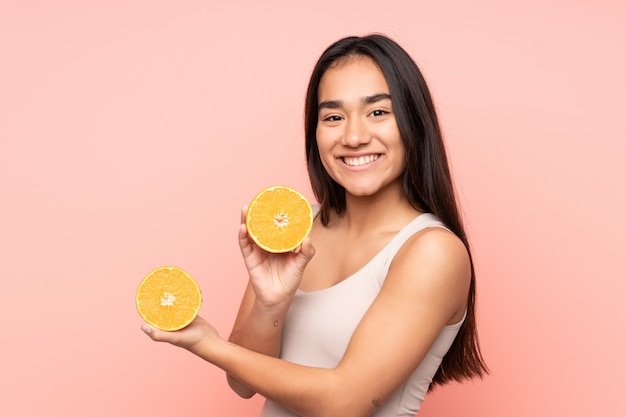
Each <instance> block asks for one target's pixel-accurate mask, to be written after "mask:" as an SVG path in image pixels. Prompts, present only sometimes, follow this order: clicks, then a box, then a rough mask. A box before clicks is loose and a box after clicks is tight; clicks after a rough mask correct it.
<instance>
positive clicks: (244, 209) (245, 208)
mask: <svg viewBox="0 0 626 417" xmlns="http://www.w3.org/2000/svg"><path fill="white" fill-rule="evenodd" d="M246 214H248V206H243V207H242V208H241V223H242V224H244V223H245V222H246Z"/></svg>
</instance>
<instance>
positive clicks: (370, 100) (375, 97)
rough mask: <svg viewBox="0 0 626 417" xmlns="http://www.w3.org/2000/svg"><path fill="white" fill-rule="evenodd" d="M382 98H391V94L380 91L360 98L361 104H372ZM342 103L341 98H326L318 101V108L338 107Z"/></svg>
mask: <svg viewBox="0 0 626 417" xmlns="http://www.w3.org/2000/svg"><path fill="white" fill-rule="evenodd" d="M382 100H391V94H387V93H380V94H374V95H371V96H365V97H362V98H361V102H362V103H363V104H373V103H376V102H378V101H382ZM342 105H343V102H342V101H341V100H326V101H322V102H320V104H319V106H318V108H320V109H338V108H340V107H341V106H342Z"/></svg>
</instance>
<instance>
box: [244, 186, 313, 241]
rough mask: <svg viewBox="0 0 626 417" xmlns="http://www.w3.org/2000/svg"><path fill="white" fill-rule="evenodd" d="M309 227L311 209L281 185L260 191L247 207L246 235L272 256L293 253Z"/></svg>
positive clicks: (299, 197) (311, 223) (306, 202)
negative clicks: (272, 254)
mask: <svg viewBox="0 0 626 417" xmlns="http://www.w3.org/2000/svg"><path fill="white" fill-rule="evenodd" d="M312 226H313V209H312V207H311V204H309V202H308V200H307V199H306V198H305V197H304V196H303V195H302V194H301V193H300V192H298V191H296V190H294V189H293V188H289V187H286V186H284V185H275V186H273V187H268V188H266V189H264V190H261V191H260V192H259V193H258V194H257V195H256V196H255V197H254V199H253V200H252V202H251V203H250V205H249V206H248V212H247V214H246V227H247V228H248V235H249V236H250V238H252V240H253V241H254V242H255V243H256V244H257V245H259V246H260V247H261V248H263V249H264V250H266V251H268V252H272V253H281V252H289V251H292V250H294V249H296V248H297V247H298V246H300V244H302V241H303V240H304V239H305V238H306V237H307V236H308V235H309V232H310V231H311V227H312Z"/></svg>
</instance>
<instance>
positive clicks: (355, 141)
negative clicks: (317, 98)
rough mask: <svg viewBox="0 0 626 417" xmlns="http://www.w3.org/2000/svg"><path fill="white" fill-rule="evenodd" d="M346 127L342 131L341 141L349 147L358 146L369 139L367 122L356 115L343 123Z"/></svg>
mask: <svg viewBox="0 0 626 417" xmlns="http://www.w3.org/2000/svg"><path fill="white" fill-rule="evenodd" d="M345 126H346V128H345V131H344V132H343V136H342V140H341V143H342V145H344V146H349V147H351V148H356V147H359V146H361V145H363V144H366V143H368V142H369V141H370V135H369V131H368V129H367V123H366V122H365V121H363V120H361V119H360V118H358V117H351V118H349V119H348V120H347V123H346V124H345Z"/></svg>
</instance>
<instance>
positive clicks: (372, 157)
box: [343, 154, 380, 167]
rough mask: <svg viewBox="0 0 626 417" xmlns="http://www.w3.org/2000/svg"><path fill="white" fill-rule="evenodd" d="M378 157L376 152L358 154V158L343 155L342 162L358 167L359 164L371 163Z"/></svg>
mask: <svg viewBox="0 0 626 417" xmlns="http://www.w3.org/2000/svg"><path fill="white" fill-rule="evenodd" d="M379 157H380V155H378V154H376V155H364V156H359V157H358V158H350V157H344V158H343V162H345V164H346V165H350V166H352V167H358V166H360V165H365V164H371V163H372V162H374V161H375V160H377V159H378V158H379Z"/></svg>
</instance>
